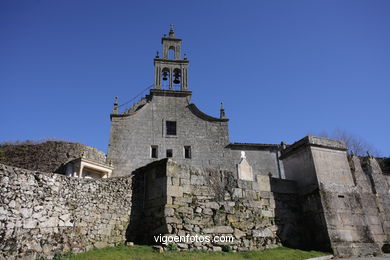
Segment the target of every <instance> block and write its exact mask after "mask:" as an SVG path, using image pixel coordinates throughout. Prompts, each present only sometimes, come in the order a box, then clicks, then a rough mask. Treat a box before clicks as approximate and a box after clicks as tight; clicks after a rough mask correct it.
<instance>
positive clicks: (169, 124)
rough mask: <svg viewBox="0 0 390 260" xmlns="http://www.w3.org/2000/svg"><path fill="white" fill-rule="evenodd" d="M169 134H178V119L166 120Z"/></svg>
mask: <svg viewBox="0 0 390 260" xmlns="http://www.w3.org/2000/svg"><path fill="white" fill-rule="evenodd" d="M166 133H167V135H176V121H166Z"/></svg>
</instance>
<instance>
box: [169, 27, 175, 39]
mask: <svg viewBox="0 0 390 260" xmlns="http://www.w3.org/2000/svg"><path fill="white" fill-rule="evenodd" d="M169 38H175V32H174V30H173V24H171V28H170V30H169Z"/></svg>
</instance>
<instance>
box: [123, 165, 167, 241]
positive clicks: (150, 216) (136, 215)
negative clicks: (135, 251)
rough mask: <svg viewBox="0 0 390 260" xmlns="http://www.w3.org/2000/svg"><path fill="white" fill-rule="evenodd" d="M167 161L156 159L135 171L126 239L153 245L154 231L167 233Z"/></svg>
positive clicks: (155, 233)
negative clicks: (165, 211)
mask: <svg viewBox="0 0 390 260" xmlns="http://www.w3.org/2000/svg"><path fill="white" fill-rule="evenodd" d="M166 162H167V160H166V159H164V160H160V161H156V162H153V163H151V164H148V165H147V166H145V167H142V168H139V169H137V170H135V171H134V172H133V173H132V183H133V185H132V193H133V194H132V208H131V214H130V224H129V225H128V227H127V230H126V241H131V242H134V243H136V244H140V245H153V244H157V243H156V242H155V241H154V238H153V237H154V235H158V234H167V233H168V230H167V224H166V220H165V217H164V205H165V204H166V197H167V196H166V182H167V178H166V172H165V165H166ZM145 184H147V185H145Z"/></svg>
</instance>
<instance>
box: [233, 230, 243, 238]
mask: <svg viewBox="0 0 390 260" xmlns="http://www.w3.org/2000/svg"><path fill="white" fill-rule="evenodd" d="M233 234H234V236H235V237H236V238H237V239H240V238H241V237H244V236H246V233H245V232H243V231H241V230H240V229H238V228H235V229H234V232H233Z"/></svg>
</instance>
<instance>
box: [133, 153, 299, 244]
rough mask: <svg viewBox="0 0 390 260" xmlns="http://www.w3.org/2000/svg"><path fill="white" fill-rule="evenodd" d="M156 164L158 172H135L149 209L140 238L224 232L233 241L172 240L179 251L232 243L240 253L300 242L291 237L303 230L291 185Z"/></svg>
mask: <svg viewBox="0 0 390 260" xmlns="http://www.w3.org/2000/svg"><path fill="white" fill-rule="evenodd" d="M160 164H161V165H160V167H159V170H156V168H154V169H149V170H148V171H144V172H139V176H144V177H143V178H142V177H139V178H138V179H139V181H144V182H145V190H143V191H142V192H143V193H144V194H145V195H144V198H145V200H144V208H145V209H147V210H145V215H144V217H143V218H141V219H143V220H144V223H140V224H139V225H138V226H142V227H144V228H143V230H140V231H139V233H140V234H144V235H145V236H146V237H147V238H149V241H146V240H144V242H149V243H156V241H153V237H154V236H158V235H159V234H162V235H167V236H181V237H185V236H196V235H203V236H208V237H209V238H210V239H212V238H215V237H216V236H224V237H225V238H226V237H232V239H233V240H232V241H224V242H221V241H210V242H208V243H207V242H204V243H202V242H193V241H181V242H179V243H175V244H176V245H177V246H178V247H179V248H181V249H191V248H196V249H204V250H214V251H217V250H222V249H224V247H225V248H226V247H230V248H231V249H233V250H237V251H241V250H259V249H265V248H272V247H275V246H278V245H281V241H282V240H284V241H287V240H289V239H290V240H296V241H298V240H299V239H297V238H296V237H294V236H293V234H299V233H300V232H301V230H299V229H300V227H299V226H298V224H297V223H298V221H297V215H296V213H298V212H299V204H298V203H297V196H295V194H294V193H295V192H296V187H295V183H293V182H288V181H284V182H283V183H279V182H278V180H276V179H274V178H270V177H269V176H262V175H257V176H256V181H243V180H238V179H237V176H236V173H231V172H227V171H220V170H213V169H199V168H194V167H191V166H187V165H179V164H176V163H175V162H173V161H172V160H162V161H161V162H160ZM164 164H165V166H164ZM164 168H165V171H161V169H164ZM271 180H273V181H271ZM140 183H141V182H140ZM134 185H136V184H135V183H134ZM137 186H139V185H137ZM273 189H274V190H275V191H279V192H280V193H276V192H273V191H272V190H273ZM161 192H162V193H161ZM275 194H277V195H275ZM276 204H277V205H278V211H276V210H275V205H276ZM276 214H277V216H276ZM136 242H137V241H136Z"/></svg>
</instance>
